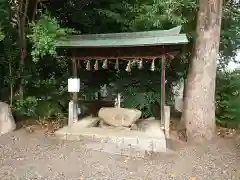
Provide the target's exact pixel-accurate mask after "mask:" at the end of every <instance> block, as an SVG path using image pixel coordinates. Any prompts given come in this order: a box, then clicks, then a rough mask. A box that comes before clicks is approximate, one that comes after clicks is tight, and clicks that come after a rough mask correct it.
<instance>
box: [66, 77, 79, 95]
mask: <svg viewBox="0 0 240 180" xmlns="http://www.w3.org/2000/svg"><path fill="white" fill-rule="evenodd" d="M79 91H80V79H79V78H70V79H68V92H72V93H73V92H79Z"/></svg>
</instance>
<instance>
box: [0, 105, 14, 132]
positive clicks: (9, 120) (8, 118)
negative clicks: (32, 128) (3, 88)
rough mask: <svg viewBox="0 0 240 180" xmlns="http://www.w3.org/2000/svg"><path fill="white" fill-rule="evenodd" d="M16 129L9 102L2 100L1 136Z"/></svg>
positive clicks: (0, 111) (0, 116)
mask: <svg viewBox="0 0 240 180" xmlns="http://www.w3.org/2000/svg"><path fill="white" fill-rule="evenodd" d="M15 129H16V123H15V121H14V118H13V115H12V112H11V109H10V107H9V105H8V104H6V103H4V102H0V136H1V135H4V134H6V133H9V132H12V131H13V130H15Z"/></svg>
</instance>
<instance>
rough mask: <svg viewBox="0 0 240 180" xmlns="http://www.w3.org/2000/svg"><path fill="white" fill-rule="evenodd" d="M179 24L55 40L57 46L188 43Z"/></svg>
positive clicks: (129, 45) (127, 45)
mask: <svg viewBox="0 0 240 180" xmlns="http://www.w3.org/2000/svg"><path fill="white" fill-rule="evenodd" d="M180 30H181V26H178V27H175V28H173V29H170V30H159V31H145V32H133V33H111V34H89V35H72V36H68V37H66V38H64V39H62V40H59V41H58V42H57V47H80V48H81V47H82V48H84V47H89V48H91V47H93V48H94V47H134V46H153V45H173V44H186V43H188V39H187V36H186V35H185V34H179V33H180Z"/></svg>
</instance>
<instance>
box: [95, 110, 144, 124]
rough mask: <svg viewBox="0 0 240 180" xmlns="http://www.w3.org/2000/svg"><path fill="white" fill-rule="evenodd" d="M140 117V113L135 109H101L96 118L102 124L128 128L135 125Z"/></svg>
mask: <svg viewBox="0 0 240 180" xmlns="http://www.w3.org/2000/svg"><path fill="white" fill-rule="evenodd" d="M141 115H142V112H141V111H139V110H137V109H127V108H115V107H112V108H111V107H110V108H101V109H100V110H99V112H98V116H99V117H100V118H101V119H102V120H103V121H104V123H106V124H109V125H111V126H115V127H121V126H124V127H129V126H131V125H132V124H133V123H135V122H136V121H137V120H138V119H139V118H140V117H141Z"/></svg>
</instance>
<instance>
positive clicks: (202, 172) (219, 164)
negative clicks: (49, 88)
mask: <svg viewBox="0 0 240 180" xmlns="http://www.w3.org/2000/svg"><path fill="white" fill-rule="evenodd" d="M88 143H89V142H88V141H78V142H75V141H62V140H58V139H56V138H52V137H50V136H46V135H45V134H44V132H43V131H36V132H33V133H29V132H27V131H26V130H25V129H20V130H17V131H15V132H13V133H9V134H7V135H5V136H2V137H0V179H1V180H35V179H42V180H53V179H54V180H65V179H66V180H85V179H88V180H165V179H169V180H172V179H176V180H201V179H202V180H239V179H240V146H239V144H240V140H239V139H238V140H237V139H234V138H224V139H223V138H218V139H215V140H213V142H211V143H209V144H207V145H206V146H197V145H194V146H193V145H191V146H190V145H186V144H181V145H179V146H177V148H175V151H172V152H171V153H166V154H155V155H152V156H149V155H147V156H146V157H145V158H144V159H134V158H127V157H124V156H118V155H113V154H108V153H103V152H98V151H93V150H91V149H88V148H87V144H88Z"/></svg>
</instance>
